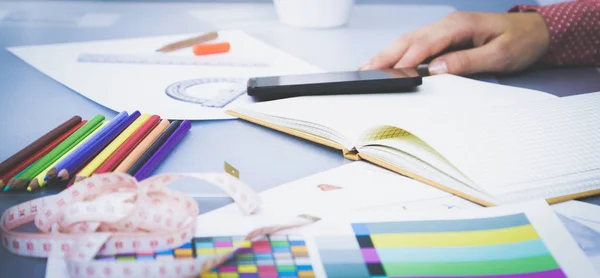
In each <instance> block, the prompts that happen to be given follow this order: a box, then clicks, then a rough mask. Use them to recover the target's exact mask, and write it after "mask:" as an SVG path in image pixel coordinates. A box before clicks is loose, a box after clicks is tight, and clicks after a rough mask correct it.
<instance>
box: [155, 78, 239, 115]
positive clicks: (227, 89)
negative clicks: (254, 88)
mask: <svg viewBox="0 0 600 278" xmlns="http://www.w3.org/2000/svg"><path fill="white" fill-rule="evenodd" d="M246 84H247V79H243V78H227V77H213V78H198V79H191V80H183V81H179V82H177V83H174V84H172V85H169V86H168V87H167V89H166V90H165V92H166V93H167V95H168V96H170V97H172V98H174V99H177V100H181V101H185V102H190V103H195V104H200V105H202V106H205V107H215V108H223V107H225V105H227V104H228V103H230V102H232V101H234V100H235V99H236V98H238V97H239V96H241V95H242V94H244V93H246ZM215 85H216V86H215ZM202 86H205V87H206V88H204V89H203V88H199V90H198V91H200V92H206V94H214V93H215V92H214V90H217V92H218V95H217V96H216V97H213V98H207V97H197V96H194V95H193V94H191V93H190V92H189V91H188V89H189V88H191V87H202ZM215 87H217V88H215ZM211 90H212V91H211Z"/></svg>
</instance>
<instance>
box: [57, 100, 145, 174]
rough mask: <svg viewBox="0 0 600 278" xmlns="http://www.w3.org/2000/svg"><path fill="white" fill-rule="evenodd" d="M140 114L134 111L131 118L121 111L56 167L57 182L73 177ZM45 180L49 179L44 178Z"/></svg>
mask: <svg viewBox="0 0 600 278" xmlns="http://www.w3.org/2000/svg"><path fill="white" fill-rule="evenodd" d="M139 115H140V112H138V111H136V112H134V113H133V114H132V115H131V116H130V115H129V114H128V113H127V112H125V111H123V112H121V113H119V115H117V116H116V117H115V118H114V119H113V120H111V122H110V123H109V124H108V125H106V126H105V127H104V128H103V129H102V130H101V131H100V132H98V134H96V135H94V137H92V138H91V139H90V140H89V141H88V142H86V143H85V144H83V145H82V146H81V148H80V150H81V151H79V150H78V151H75V152H73V153H72V154H71V155H69V156H68V157H66V158H65V159H64V161H62V162H61V163H59V164H58V165H56V167H55V170H56V171H57V172H58V175H57V178H58V179H59V180H63V181H65V180H68V179H69V177H72V175H75V173H76V170H77V169H78V168H80V167H83V166H84V165H85V164H87V163H88V162H89V161H90V160H91V159H93V158H94V157H95V156H96V155H97V154H98V153H99V152H100V151H101V150H102V149H103V148H105V147H106V146H107V145H108V144H109V143H110V142H111V141H112V140H113V139H115V137H117V135H119V134H120V133H121V132H122V131H123V130H124V129H125V128H126V127H127V126H128V125H130V124H131V123H132V122H133V121H134V120H135V118H137V117H139ZM46 178H49V177H48V176H46Z"/></svg>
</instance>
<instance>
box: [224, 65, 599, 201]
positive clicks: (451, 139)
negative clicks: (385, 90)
mask: <svg viewBox="0 0 600 278" xmlns="http://www.w3.org/2000/svg"><path fill="white" fill-rule="evenodd" d="M598 107H600V93H596V94H586V95H579V96H572V97H566V98H557V97H555V96H552V95H550V94H546V93H543V92H539V91H533V90H527V89H520V88H514V87H509V86H503V85H497V84H492V83H487V82H480V81H476V80H471V79H467V78H463V77H458V76H453V75H438V76H429V77H425V78H424V80H423V85H422V86H420V88H418V89H417V90H415V91H414V92H408V93H397V94H373V95H342V96H340V95H336V96H310V97H297V98H288V99H281V100H275V101H269V102H261V103H253V104H248V105H244V106H239V107H236V108H234V109H231V110H227V113H228V114H230V115H233V116H236V117H238V118H241V119H244V120H247V121H250V122H253V123H256V124H259V125H263V126H266V127H269V128H272V129H275V130H279V131H281V132H285V133H288V134H291V135H294V136H297V137H301V138H304V139H307V140H310V141H313V142H316V143H319V144H323V145H326V146H329V147H332V148H336V149H339V150H341V151H342V153H343V154H344V156H345V157H347V158H349V159H353V160H360V159H364V160H367V161H369V162H371V163H374V164H376V165H379V166H381V167H384V168H387V169H389V170H392V171H395V172H397V173H400V174H403V175H406V176H408V177H411V178H414V179H416V180H419V181H421V182H424V183H427V184H429V185H432V186H435V187H437V188H440V189H442V190H445V191H447V192H450V193H453V194H455V195H458V196H461V197H463V198H465V199H468V200H470V201H473V202H476V203H479V204H481V205H484V206H492V205H499V204H505V203H512V202H519V201H524V200H531V199H539V198H543V199H547V200H548V202H550V203H555V202H559V201H564V200H570V199H574V198H579V197H583V196H590V195H594V194H598V193H600V110H598V109H599V108H598Z"/></svg>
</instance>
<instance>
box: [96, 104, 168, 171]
mask: <svg viewBox="0 0 600 278" xmlns="http://www.w3.org/2000/svg"><path fill="white" fill-rule="evenodd" d="M159 121H160V117H159V116H158V115H153V116H152V117H150V118H149V119H148V120H147V121H146V122H145V123H144V124H143V125H142V126H141V127H140V128H138V129H137V130H136V131H135V133H133V134H132V135H131V136H130V137H129V138H127V141H125V143H123V145H121V147H119V149H117V150H116V151H115V153H113V154H112V155H111V156H110V157H109V158H108V159H107V160H106V161H105V162H104V164H102V165H100V167H98V169H96V172H94V173H95V174H101V173H107V172H111V171H113V170H114V169H115V168H117V166H119V164H120V163H121V162H123V160H124V159H125V158H126V157H127V156H128V155H129V154H130V153H131V152H132V151H133V150H134V149H135V147H137V146H138V145H139V144H140V142H142V140H144V138H146V136H148V134H150V132H151V131H152V129H153V128H154V127H156V125H158V123H159Z"/></svg>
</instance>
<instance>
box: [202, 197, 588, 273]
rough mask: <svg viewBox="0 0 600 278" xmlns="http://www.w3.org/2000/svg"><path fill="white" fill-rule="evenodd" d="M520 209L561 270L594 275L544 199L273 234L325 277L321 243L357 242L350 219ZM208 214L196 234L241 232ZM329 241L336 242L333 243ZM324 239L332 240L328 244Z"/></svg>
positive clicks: (334, 222)
mask: <svg viewBox="0 0 600 278" xmlns="http://www.w3.org/2000/svg"><path fill="white" fill-rule="evenodd" d="M521 213H523V214H525V215H526V217H527V220H528V222H529V223H531V225H532V226H533V227H534V229H535V231H536V233H537V234H538V235H539V237H540V239H541V241H542V242H543V244H544V246H545V248H547V250H548V251H549V253H550V254H551V255H552V257H553V258H554V259H555V260H556V261H557V263H558V265H560V268H561V269H562V271H563V272H564V273H565V274H566V275H567V276H568V277H596V275H597V273H596V271H595V269H594V267H593V266H592V264H590V263H589V261H588V260H586V259H585V254H584V252H583V251H582V250H581V249H580V248H578V246H577V242H576V241H575V240H574V239H573V238H572V237H571V236H570V235H569V232H568V231H567V229H565V227H564V226H563V225H562V223H561V221H560V220H559V219H558V218H557V217H556V215H555V214H554V213H553V211H552V209H551V208H550V207H549V206H548V205H547V204H546V203H545V202H544V201H534V202H528V203H519V204H511V205H505V206H498V207H492V208H486V209H467V210H455V211H435V212H433V211H420V212H416V211H415V212H411V213H395V212H388V213H385V212H382V213H378V214H373V213H352V214H346V215H338V216H337V217H336V218H328V219H324V220H322V221H319V222H316V223H314V224H311V225H310V226H305V227H302V228H297V229H293V230H286V231H282V232H279V233H277V234H275V236H281V235H284V234H288V235H291V236H293V237H294V238H303V239H304V240H305V242H306V246H307V249H308V252H309V254H310V257H311V258H310V261H311V263H312V267H313V269H314V271H315V276H316V277H326V276H325V270H324V269H325V268H324V266H323V263H322V261H321V260H320V255H321V254H323V253H320V252H321V250H322V248H323V245H325V244H327V245H331V246H330V247H333V246H334V245H335V247H334V248H339V249H336V250H342V249H343V248H350V246H345V247H341V246H340V245H339V244H343V243H342V241H344V240H351V241H352V243H350V244H356V242H355V241H356V238H355V234H354V231H353V227H352V226H351V225H350V224H351V223H371V222H399V221H424V220H425V221H426V220H434V221H435V220H453V219H482V218H493V217H498V216H507V215H514V214H521ZM207 216H208V215H204V216H201V217H199V220H202V221H203V222H205V223H211V224H210V225H208V224H207V225H204V226H202V227H198V228H197V231H196V233H197V236H199V237H204V236H207V237H212V236H231V235H239V234H240V232H239V228H240V227H239V226H238V225H229V224H228V223H231V222H232V221H234V220H235V219H229V218H223V219H227V221H220V222H218V223H217V222H209V221H214V219H212V218H211V217H207ZM223 216H224V215H223ZM213 225H220V226H223V227H222V229H221V230H219V231H217V230H215V229H211V227H209V226H213ZM332 241H336V242H335V243H334V242H332ZM327 242H331V244H330V243H327ZM346 243H348V242H346ZM490 255H492V254H490ZM330 259H331V258H330ZM405 259H406V258H405ZM340 260H342V261H343V260H344V259H343V258H340Z"/></svg>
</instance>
